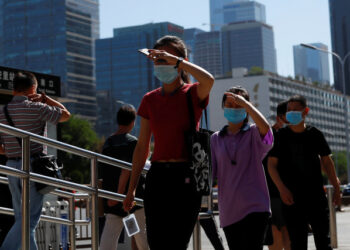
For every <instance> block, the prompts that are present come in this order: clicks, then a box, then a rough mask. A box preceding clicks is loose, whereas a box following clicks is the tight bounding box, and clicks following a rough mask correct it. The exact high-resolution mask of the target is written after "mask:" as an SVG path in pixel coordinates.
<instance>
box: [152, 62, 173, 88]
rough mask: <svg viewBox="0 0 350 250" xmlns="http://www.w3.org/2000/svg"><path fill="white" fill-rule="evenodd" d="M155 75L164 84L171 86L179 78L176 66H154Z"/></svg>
mask: <svg viewBox="0 0 350 250" xmlns="http://www.w3.org/2000/svg"><path fill="white" fill-rule="evenodd" d="M154 75H155V77H157V78H158V80H159V81H161V82H162V83H165V84H170V83H172V82H174V81H175V79H176V78H177V77H178V76H179V72H177V69H175V68H174V65H154Z"/></svg>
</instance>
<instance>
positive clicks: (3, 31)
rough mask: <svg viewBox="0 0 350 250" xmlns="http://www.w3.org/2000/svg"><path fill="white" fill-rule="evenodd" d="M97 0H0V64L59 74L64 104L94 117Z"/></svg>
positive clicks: (80, 113) (97, 34)
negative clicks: (65, 98) (65, 99)
mask: <svg viewBox="0 0 350 250" xmlns="http://www.w3.org/2000/svg"><path fill="white" fill-rule="evenodd" d="M98 37H99V3H98V0H50V1H47V0H36V1H18V0H6V1H5V0H0V65H2V66H7V67H13V68H20V69H24V70H30V71H36V72H40V73H45V74H53V75H58V76H60V77H61V80H62V83H63V86H62V90H63V96H65V97H67V98H68V100H69V102H68V103H66V106H67V107H68V108H69V110H70V111H71V112H72V113H73V114H79V115H80V116H81V117H83V118H86V119H89V120H90V121H95V119H96V96H95V77H94V54H93V53H94V39H96V38H98Z"/></svg>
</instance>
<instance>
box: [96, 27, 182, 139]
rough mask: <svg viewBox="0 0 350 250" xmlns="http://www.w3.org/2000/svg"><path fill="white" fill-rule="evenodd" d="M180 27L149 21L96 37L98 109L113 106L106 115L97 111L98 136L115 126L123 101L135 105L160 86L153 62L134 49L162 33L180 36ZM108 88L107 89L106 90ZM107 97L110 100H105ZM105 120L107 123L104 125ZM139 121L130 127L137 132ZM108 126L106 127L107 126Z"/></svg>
mask: <svg viewBox="0 0 350 250" xmlns="http://www.w3.org/2000/svg"><path fill="white" fill-rule="evenodd" d="M183 34H184V29H183V27H181V26H178V25H176V24H173V23H169V22H163V23H150V24H145V25H138V26H132V27H124V28H117V29H114V36H113V37H112V38H105V39H99V40H97V41H96V77H97V78H96V79H97V81H96V82H97V85H96V86H97V93H98V94H97V95H98V99H99V100H100V99H101V100H103V98H104V97H105V100H103V101H102V102H101V103H100V102H99V103H98V108H99V109H104V106H105V105H107V106H106V109H109V108H111V107H114V109H113V110H111V112H113V114H110V115H109V117H108V118H106V117H100V112H98V119H97V124H96V125H97V126H96V131H97V133H98V134H99V135H101V136H108V135H110V134H111V133H112V132H113V130H114V129H115V123H116V121H115V112H116V110H117V109H118V108H119V107H120V105H122V104H123V103H128V104H132V105H134V106H135V108H138V107H139V105H140V102H141V99H142V97H143V95H144V94H145V93H147V92H148V91H150V90H152V89H155V88H157V87H159V86H161V83H160V82H159V80H158V79H156V78H155V77H154V76H153V62H152V61H151V60H149V59H148V58H147V57H146V56H145V55H143V54H141V53H139V52H138V51H137V50H138V49H142V48H153V45H154V44H155V42H156V41H157V40H158V39H159V38H161V37H162V36H164V35H176V36H178V37H181V38H182V37H183ZM108 92H109V93H108ZM107 99H109V100H110V102H111V103H109V102H106V100H107ZM106 124H109V125H108V126H106ZM139 126H140V121H139V120H137V121H136V126H135V129H134V131H133V133H134V134H137V133H138V130H139ZM108 128H110V129H108Z"/></svg>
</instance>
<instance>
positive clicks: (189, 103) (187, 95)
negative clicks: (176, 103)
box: [186, 87, 196, 132]
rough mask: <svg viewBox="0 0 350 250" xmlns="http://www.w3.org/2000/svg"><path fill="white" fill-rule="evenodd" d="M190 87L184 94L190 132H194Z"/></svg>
mask: <svg viewBox="0 0 350 250" xmlns="http://www.w3.org/2000/svg"><path fill="white" fill-rule="evenodd" d="M191 90H192V87H191V88H190V89H189V90H188V91H187V92H186V97H187V106H188V113H189V115H190V130H191V131H192V132H194V131H196V125H195V123H194V110H193V103H192V96H191Z"/></svg>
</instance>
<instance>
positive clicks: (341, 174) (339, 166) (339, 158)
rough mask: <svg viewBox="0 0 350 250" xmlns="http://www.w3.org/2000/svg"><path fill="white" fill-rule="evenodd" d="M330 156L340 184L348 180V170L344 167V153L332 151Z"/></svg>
mask: <svg viewBox="0 0 350 250" xmlns="http://www.w3.org/2000/svg"><path fill="white" fill-rule="evenodd" d="M332 158H333V161H334V165H335V168H336V171H337V175H338V178H339V180H340V182H341V183H342V184H346V183H347V182H348V172H347V168H346V153H345V152H344V151H342V152H334V153H333V156H332Z"/></svg>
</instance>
